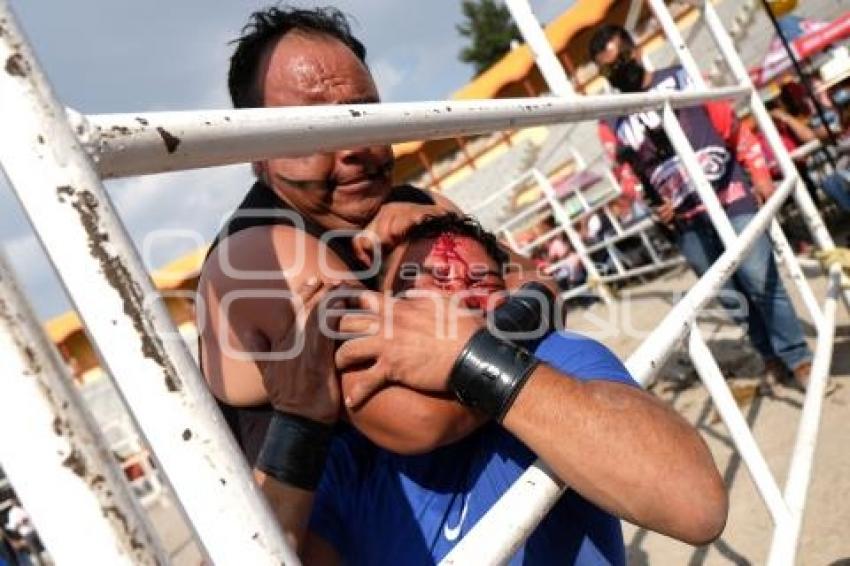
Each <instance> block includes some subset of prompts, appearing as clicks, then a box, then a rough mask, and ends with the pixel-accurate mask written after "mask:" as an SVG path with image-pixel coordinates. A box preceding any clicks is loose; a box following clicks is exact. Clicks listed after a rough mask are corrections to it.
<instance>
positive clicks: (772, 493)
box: [688, 322, 790, 526]
mask: <svg viewBox="0 0 850 566" xmlns="http://www.w3.org/2000/svg"><path fill="white" fill-rule="evenodd" d="M688 344H689V348H688V352H689V354H690V356H691V362H692V363H693V364H694V368H696V370H697V373H698V374H699V376H700V379H701V380H702V383H703V385H705V388H706V389H707V390H708V394H709V395H711V400H712V401H713V402H714V406H715V407H716V408H717V412H718V413H720V418H722V419H723V423H724V424H725V425H726V428H727V429H728V430H729V435H730V436H731V437H732V440H733V441H734V443H735V448H737V450H738V453H740V454H741V458H743V460H744V462H745V463H746V465H747V469H748V470H749V471H750V475H751V476H752V478H753V483H755V484H756V489H758V491H759V494H760V495H761V497H762V499H763V500H764V502H765V504H766V505H767V509H768V511H769V512H770V517H771V518H772V519H773V523H774V524H775V525H777V526H779V525H782V524H784V523H786V522H787V521H788V520H789V518H790V517H789V513H788V506H787V505H785V500H784V499H782V492H781V491H780V490H779V485H778V484H777V483H776V479H775V478H774V477H773V473H771V471H770V468H769V467H768V465H767V461H766V460H765V459H764V455H762V453H761V450H759V447H758V444H757V443H756V439H755V438H754V437H753V433H752V431H751V430H750V427H749V425H747V421H746V420H745V419H744V416H743V415H742V414H741V410H740V409H739V408H738V405H737V404H736V403H735V399H734V398H733V397H732V392H731V391H730V390H729V386H728V385H727V384H726V379H725V378H724V377H723V373H722V372H721V371H720V368H719V367H717V361H716V360H715V359H714V355H713V354H712V353H711V350H709V349H708V346H706V344H705V340H703V338H702V334H701V333H700V331H699V328H697V325H696V322H692V323H691V335H690V338H689V342H688Z"/></svg>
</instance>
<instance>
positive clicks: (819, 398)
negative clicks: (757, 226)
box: [767, 265, 842, 566]
mask: <svg viewBox="0 0 850 566" xmlns="http://www.w3.org/2000/svg"><path fill="white" fill-rule="evenodd" d="M841 278H842V276H841V268H840V267H839V266H837V265H834V266H832V268H831V269H830V272H829V287H828V288H827V295H826V302H825V303H824V307H823V320H822V321H821V324H820V326H819V327H818V343H817V347H816V348H815V357H814V360H813V362H812V370H811V373H810V374H809V385H808V388H807V390H806V399H805V401H803V411H802V414H801V415H800V424H799V428H798V429H797V438H796V440H795V441H794V452H793V453H792V455H791V464H790V466H789V469H788V478H787V480H786V481H785V491H784V493H783V495H784V497H785V502H786V504H787V506H788V509H789V510H790V520H789V521H788V522H786V523H784V524H781V525H779V528H777V529H776V531H775V532H774V533H773V541H772V542H771V545H770V552H769V554H768V559H767V564H769V565H770V566H780V565H785V564H794V563H795V561H796V555H797V547H798V546H799V541H800V530H801V528H802V524H803V516H804V513H805V509H806V493H807V492H808V489H809V483H810V482H811V477H812V466H813V464H814V454H815V447H816V446H817V438H818V431H819V429H820V422H821V411H822V409H823V399H824V396H825V395H826V390H827V384H828V381H829V369H830V367H831V364H832V353H833V347H834V345H835V315H836V310H837V307H838V305H837V303H838V296H839V294H840V292H841Z"/></svg>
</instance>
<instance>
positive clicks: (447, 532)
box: [443, 493, 469, 542]
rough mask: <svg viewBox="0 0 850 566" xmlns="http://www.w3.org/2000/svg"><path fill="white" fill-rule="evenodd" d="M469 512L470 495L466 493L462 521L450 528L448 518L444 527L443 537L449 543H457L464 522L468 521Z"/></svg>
mask: <svg viewBox="0 0 850 566" xmlns="http://www.w3.org/2000/svg"><path fill="white" fill-rule="evenodd" d="M467 511H469V494H468V493H465V494H464V496H463V507H462V508H461V510H460V519H458V522H457V525H455V526H454V527H449V521H448V518H446V524H445V525H443V536H445V537H446V540H448V541H449V542H454V541H456V540H457V537H459V536H460V530H461V528H462V527H463V522H464V521H465V520H466V512H467Z"/></svg>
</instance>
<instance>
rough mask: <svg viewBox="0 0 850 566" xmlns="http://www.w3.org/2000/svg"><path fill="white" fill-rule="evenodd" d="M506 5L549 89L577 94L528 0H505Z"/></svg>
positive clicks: (568, 94) (563, 93) (572, 94)
mask: <svg viewBox="0 0 850 566" xmlns="http://www.w3.org/2000/svg"><path fill="white" fill-rule="evenodd" d="M505 6H507V8H508V10H510V12H511V17H513V19H514V22H515V23H516V25H517V27H518V28H519V32H520V33H521V34H522V37H523V39H525V43H526V44H527V45H528V47H529V49H531V52H532V53H533V54H534V61H535V62H536V63H537V68H538V69H540V74H541V75H543V80H544V81H546V84H547V85H548V86H549V90H550V91H551V92H552V94H554V95H555V96H575V89H573V85H572V83H571V82H570V79H569V77H567V73H566V72H565V71H564V67H563V65H561V62H560V61H558V56H557V55H556V54H555V52H554V51H553V50H552V46H551V45H550V44H549V40H548V39H547V38H546V33H545V32H544V31H543V28H541V27H540V23H538V21H537V18H536V17H535V16H534V13H533V12H532V11H531V6H529V5H528V0H505Z"/></svg>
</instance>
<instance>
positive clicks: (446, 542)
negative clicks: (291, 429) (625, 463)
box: [310, 332, 636, 565]
mask: <svg viewBox="0 0 850 566" xmlns="http://www.w3.org/2000/svg"><path fill="white" fill-rule="evenodd" d="M535 354H536V355H537V357H538V358H540V359H541V360H543V361H545V362H546V363H548V364H549V365H551V366H553V367H555V368H557V369H559V370H560V371H562V372H564V373H567V374H569V375H571V376H573V377H576V378H578V379H582V380H594V379H601V380H609V381H618V382H622V383H627V384H629V385H636V383H635V381H634V380H633V379H632V378H631V376H630V375H629V373H628V371H627V370H626V368H625V367H623V364H622V363H621V362H620V361H619V360H618V359H617V358H616V356H614V354H612V353H611V352H610V351H609V350H608V349H607V348H606V347H605V346H603V345H602V344H600V343H598V342H596V341H594V340H591V339H589V338H586V337H583V336H581V335H579V334H575V333H571V332H561V333H552V334H550V335H548V336H547V337H545V338H544V339H543V340H542V341H541V342H540V343H539V344H538V345H537V347H536V348H535ZM564 441H565V442H569V439H564ZM600 449H605V447H600ZM535 459H536V457H535V455H534V454H533V453H532V452H531V451H530V450H529V449H528V448H526V447H525V445H524V444H522V443H521V442H520V441H519V440H517V439H516V438H515V437H514V436H513V435H511V434H510V433H509V432H507V431H506V430H505V429H503V428H502V427H501V426H499V425H497V424H495V423H489V424H487V425H485V426H484V427H482V428H481V429H480V430H478V431H476V432H475V433H473V434H472V435H470V436H468V437H467V438H464V439H463V440H461V441H459V442H456V443H454V444H451V445H449V446H444V447H442V448H440V449H438V450H435V451H433V452H430V453H428V454H422V455H417V456H401V455H398V454H393V453H391V452H388V451H386V450H383V449H381V448H378V447H377V446H375V445H374V444H372V443H371V442H370V441H369V440H367V439H366V438H365V437H364V436H362V435H361V434H360V433H358V432H357V431H356V430H354V429H350V430H347V431H345V432H344V433H343V434H341V435H340V436H338V437H337V438H336V439H334V442H333V444H332V446H331V450H330V455H329V458H328V463H327V467H326V469H325V473H324V476H323V477H322V480H321V483H320V485H319V488H318V490H317V491H316V498H315V504H314V508H313V514H312V516H311V519H310V530H311V531H312V532H314V533H315V534H317V535H319V536H320V537H322V538H323V539H325V540H326V541H327V542H329V543H330V544H331V545H332V546H333V547H334V548H335V549H336V550H337V552H338V553H339V555H340V556H341V557H342V558H343V561H344V562H345V563H346V564H369V565H377V564H387V565H398V564H405V565H418V564H423V565H424V564H434V563H436V562H438V561H439V560H440V559H442V558H443V557H444V556H445V555H446V554H448V552H449V551H450V550H451V549H452V548H453V547H454V546H455V544H457V543H458V541H459V540H460V539H461V538H463V536H464V535H465V534H466V533H467V532H469V530H470V529H471V528H472V527H473V526H474V525H475V523H477V522H478V520H479V519H480V518H481V517H482V516H483V515H484V513H486V511H487V510H488V509H489V508H490V507H491V506H492V505H493V504H495V503H496V501H498V499H499V498H500V497H501V496H502V494H504V493H505V491H506V490H507V489H508V488H509V487H510V486H511V485H512V484H513V483H514V482H515V481H516V480H517V478H519V476H520V475H521V474H522V473H523V472H524V471H525V470H526V468H528V466H529V465H530V464H531V463H532V462H533V461H534V460H535ZM510 564H512V565H521V564H534V565H538V564H582V565H586V564H625V552H624V547H623V535H622V531H621V529H620V522H619V520H618V519H616V518H615V517H613V516H611V515H609V514H608V513H606V512H604V511H602V510H601V509H599V508H597V507H596V506H594V505H592V504H591V503H588V502H587V501H585V500H584V499H583V498H582V497H581V496H579V495H578V494H576V493H575V492H574V491H572V490H568V491H567V492H566V493H565V494H564V496H563V497H562V498H561V499H560V501H559V502H558V503H557V504H556V505H555V506H554V508H553V509H552V510H551V511H550V512H549V514H548V515H547V516H546V518H544V519H543V521H542V522H541V523H540V525H539V526H538V528H537V529H536V530H535V531H534V533H533V534H532V535H531V537H529V539H528V540H527V541H526V543H525V545H523V546H522V547H521V548H520V549H519V551H518V552H517V554H516V555H515V556H514V557H513V559H512V560H511V561H510Z"/></svg>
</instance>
